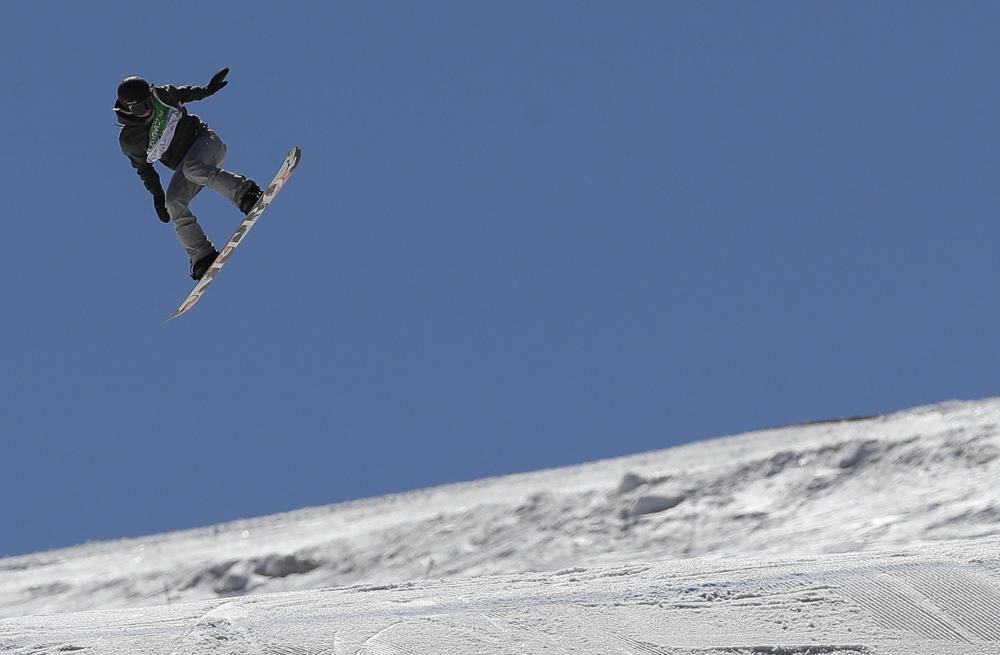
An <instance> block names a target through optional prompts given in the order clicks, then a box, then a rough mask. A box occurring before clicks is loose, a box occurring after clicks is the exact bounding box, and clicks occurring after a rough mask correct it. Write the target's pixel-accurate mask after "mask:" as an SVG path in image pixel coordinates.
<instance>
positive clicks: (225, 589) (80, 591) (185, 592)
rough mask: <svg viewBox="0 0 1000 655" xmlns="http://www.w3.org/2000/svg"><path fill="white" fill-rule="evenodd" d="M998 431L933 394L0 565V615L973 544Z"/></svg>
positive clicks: (998, 505) (987, 526) (996, 464)
mask: <svg viewBox="0 0 1000 655" xmlns="http://www.w3.org/2000/svg"><path fill="white" fill-rule="evenodd" d="M998 426H1000V400H997V399H990V400H983V401H976V402H954V403H945V404H941V405H934V406H929V407H923V408H917V409H912V410H907V411H902V412H898V413H894V414H890V415H885V416H879V417H873V418H870V419H863V420H850V421H839V422H828V423H816V424H808V425H798V426H789V427H784V428H778V429H773V430H764V431H758V432H753V433H748V434H744V435H740V436H735V437H726V438H720V439H714V440H710V441H705V442H699V443H694V444H689V445H685V446H681V447H677V448H671V449H667V450H662V451H657V452H651V453H645V454H641V455H635V456H630V457H623V458H618V459H612V460H606V461H601V462H593V463H589V464H583V465H579V466H573V467H568V468H563V469H553V470H548V471H539V472H535V473H527V474H520V475H512V476H506V477H498V478H492V479H487V480H480V481H476V482H469V483H463V484H454V485H448V486H444V487H437V488H431V489H426V490H421V491H415V492H411V493H405V494H398V495H392V496H386V497H382V498H373V499H367V500H362V501H355V502H350V503H342V504H338V505H331V506H328V507H323V508H312V509H304V510H300V511H296V512H290V513H286V514H280V515H275V516H270V517H263V518H258V519H252V520H246V521H236V522H232V523H227V524H224V525H219V526H215V527H212V528H203V529H198V530H190V531H185V532H176V533H170V534H164V535H158V536H150V537H144V538H137V539H128V540H122V541H114V542H100V543H93V544H88V545H84V546H79V547H75V548H68V549H62V550H58V551H51V552H47V553H38V554H33V555H26V556H21V557H13V558H7V559H0V616H6V617H15V616H23V615H27V614H52V613H62V612H74V611H80V610H94V609H113V608H141V607H156V606H165V605H170V606H174V605H176V604H177V603H179V602H188V601H199V602H214V603H219V602H228V601H230V600H232V599H233V598H234V597H237V596H243V595H250V594H259V593H264V592H279V591H293V590H307V589H320V588H328V587H335V586H346V585H378V586H392V585H402V584H404V583H406V584H411V585H413V584H423V583H420V582H419V581H421V580H425V581H426V580H435V579H441V578H444V579H448V580H456V579H458V578H468V577H472V576H487V575H491V576H492V575H501V574H503V575H519V574H524V573H525V572H529V571H560V570H567V569H573V568H574V567H585V568H591V567H601V568H606V567H623V566H626V567H627V566H634V565H642V566H647V565H649V564H650V563H651V562H654V561H661V560H674V559H678V558H684V559H687V558H695V557H700V558H705V557H709V558H719V557H727V558H747V557H754V558H772V557H777V556H779V555H780V556H787V555H789V554H794V555H796V556H798V557H817V556H823V555H829V554H836V553H849V552H860V551H874V550H877V549H878V550H886V549H893V548H913V547H915V546H918V545H921V544H923V545H928V544H932V543H934V542H943V541H946V540H956V539H959V540H962V539H979V540H980V541H983V538H988V537H991V536H996V535H1000V485H997V484H996V483H997V481H998V480H1000V458H998V455H1000V428H998ZM970 543H972V542H970ZM983 543H989V544H992V546H990V547H991V548H992V547H995V545H996V543H995V542H990V541H989V540H988V539H987V540H985V541H984V542H983ZM994 552H995V551H994ZM665 566H668V568H669V566H672V565H665ZM995 571H996V569H994V572H995ZM427 584H431V583H430V582H428V583H427ZM435 584H446V583H435ZM452 584H457V585H461V584H463V583H459V582H454V583H452ZM470 584H471V583H470ZM984 584H985V583H984ZM994 584H995V581H994ZM678 602H680V601H678ZM997 609H998V614H997V615H998V616H1000V605H998V606H997ZM2 650H3V644H2V642H0V651H2ZM351 652H352V653H353V652H354V651H351ZM372 652H375V651H374V650H373V651H372ZM382 652H402V651H392V650H388V651H382ZM634 652H647V653H654V652H656V653H659V652H661V651H643V650H642V649H641V648H639V649H638V650H635V651H634ZM664 652H666V651H664ZM671 652H673V651H671ZM769 652H770V651H769ZM815 652H832V651H815ZM838 652H840V651H838ZM858 652H867V651H858Z"/></svg>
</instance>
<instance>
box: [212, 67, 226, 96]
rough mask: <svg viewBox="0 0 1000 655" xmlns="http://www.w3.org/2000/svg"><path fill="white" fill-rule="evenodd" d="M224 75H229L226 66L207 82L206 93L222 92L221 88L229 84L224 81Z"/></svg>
mask: <svg viewBox="0 0 1000 655" xmlns="http://www.w3.org/2000/svg"><path fill="white" fill-rule="evenodd" d="M226 75H229V67H228V66H227V67H226V68H223V69H222V70H220V71H219V72H218V73H216V74H215V75H213V76H212V79H211V80H210V81H209V82H208V92H209V93H218V92H219V91H221V90H222V87H224V86H226V85H227V84H229V82H227V81H226Z"/></svg>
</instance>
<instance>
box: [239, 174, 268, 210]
mask: <svg viewBox="0 0 1000 655" xmlns="http://www.w3.org/2000/svg"><path fill="white" fill-rule="evenodd" d="M261 195H263V192H262V191H261V190H260V187H259V186H257V183H256V182H254V181H253V180H250V186H249V187H247V190H246V191H244V192H243V197H242V198H240V211H241V212H243V215H244V216H246V215H248V214H249V213H250V210H251V209H253V206H254V205H256V204H257V201H258V200H260V197H261Z"/></svg>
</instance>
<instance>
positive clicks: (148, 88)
mask: <svg viewBox="0 0 1000 655" xmlns="http://www.w3.org/2000/svg"><path fill="white" fill-rule="evenodd" d="M118 104H120V105H121V106H122V108H123V111H125V113H127V114H132V115H134V116H146V115H147V114H148V113H149V112H151V111H152V110H153V86H152V85H151V84H150V83H149V82H147V81H146V80H144V79H142V78H141V77H137V76H135V75H133V76H132V77H126V78H125V79H124V80H122V83H121V84H119V85H118Z"/></svg>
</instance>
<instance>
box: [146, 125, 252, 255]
mask: <svg viewBox="0 0 1000 655" xmlns="http://www.w3.org/2000/svg"><path fill="white" fill-rule="evenodd" d="M225 160H226V144H225V143H223V142H222V139H220V138H219V136H218V135H217V134H216V133H215V132H212V131H208V132H206V133H205V134H203V135H201V136H200V137H198V140H197V141H195V142H194V143H193V144H192V145H191V149H190V150H188V152H187V155H185V156H184V159H183V160H182V161H181V163H180V164H179V165H178V166H177V170H176V172H175V173H174V176H173V178H172V179H171V180H170V185H169V186H168V187H167V192H166V196H167V203H166V204H167V212H169V213H170V218H171V220H172V221H173V222H174V227H175V228H176V229H177V238H178V239H179V240H180V242H181V245H182V246H184V250H185V251H186V252H187V255H188V259H190V260H191V263H192V264H193V263H194V262H196V261H198V260H199V259H201V258H202V257H204V256H205V255H208V254H210V253H211V252H212V251H213V250H214V249H215V246H213V245H212V242H211V241H209V240H208V237H207V236H205V232H204V231H203V230H202V229H201V226H200V225H198V219H197V218H195V216H194V214H192V213H191V210H190V209H189V207H188V205H190V204H191V200H193V199H194V197H195V196H196V195H198V192H199V191H201V190H202V189H204V188H205V187H208V188H210V189H212V190H213V191H215V192H216V193H218V194H219V195H221V196H222V197H223V198H225V199H226V200H228V201H230V202H231V203H233V204H234V205H236V206H239V201H240V199H241V198H242V197H243V193H244V192H245V191H246V190H247V187H249V186H250V180H248V179H247V178H245V177H243V176H242V175H236V174H235V173H230V172H229V171H226V170H223V169H222V168H221V166H222V162H224V161H225Z"/></svg>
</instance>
